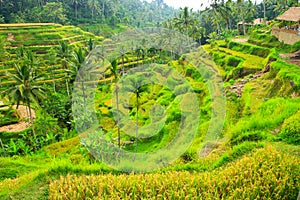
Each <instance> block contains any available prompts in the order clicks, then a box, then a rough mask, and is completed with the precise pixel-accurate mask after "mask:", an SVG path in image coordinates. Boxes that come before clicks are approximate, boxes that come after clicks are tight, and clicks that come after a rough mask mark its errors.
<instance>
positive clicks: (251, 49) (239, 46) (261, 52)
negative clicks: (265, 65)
mask: <svg viewBox="0 0 300 200" xmlns="http://www.w3.org/2000/svg"><path fill="white" fill-rule="evenodd" d="M229 49H232V50H234V51H241V52H243V53H246V54H251V55H254V56H259V57H263V58H266V57H267V56H268V55H269V53H270V49H268V48H264V47H259V46H254V45H250V44H243V43H238V42H233V41H231V42H229Z"/></svg>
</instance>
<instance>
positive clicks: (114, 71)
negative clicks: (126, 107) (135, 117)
mask: <svg viewBox="0 0 300 200" xmlns="http://www.w3.org/2000/svg"><path fill="white" fill-rule="evenodd" d="M108 69H109V70H110V72H111V73H112V74H113V76H114V82H115V83H116V87H115V91H114V92H115V94H116V104H117V126H118V146H119V149H121V132H120V116H119V86H118V83H117V82H118V80H119V78H120V76H119V72H118V62H117V60H116V59H114V60H113V61H111V64H110V65H109V67H108Z"/></svg>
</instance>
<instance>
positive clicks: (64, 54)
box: [56, 41, 70, 96]
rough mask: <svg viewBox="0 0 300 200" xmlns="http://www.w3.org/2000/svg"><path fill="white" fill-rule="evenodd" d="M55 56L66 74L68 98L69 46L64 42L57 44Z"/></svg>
mask: <svg viewBox="0 0 300 200" xmlns="http://www.w3.org/2000/svg"><path fill="white" fill-rule="evenodd" d="M56 53H57V56H58V57H59V59H60V61H61V65H62V67H63V69H64V70H65V72H66V77H65V78H66V88H67V94H68V96H70V89H69V80H70V75H69V69H68V68H69V59H70V49H69V45H68V43H67V42H65V41H61V42H59V46H58V49H57V50H56Z"/></svg>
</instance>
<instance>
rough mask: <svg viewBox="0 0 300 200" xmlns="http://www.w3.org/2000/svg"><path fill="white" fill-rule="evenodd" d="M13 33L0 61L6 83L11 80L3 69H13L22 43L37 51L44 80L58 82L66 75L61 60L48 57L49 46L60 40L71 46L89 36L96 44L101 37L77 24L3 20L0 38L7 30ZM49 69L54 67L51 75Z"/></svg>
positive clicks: (1, 77)
mask: <svg viewBox="0 0 300 200" xmlns="http://www.w3.org/2000/svg"><path fill="white" fill-rule="evenodd" d="M9 33H11V34H13V35H14V40H13V41H9V42H7V44H6V45H5V48H6V50H7V52H8V53H9V54H8V55H7V56H6V57H5V58H1V59H0V60H1V62H0V66H1V67H0V80H1V84H2V85H3V86H5V85H6V84H9V83H10V80H7V79H6V76H5V73H6V72H7V71H12V70H13V59H14V58H15V50H16V48H17V47H20V46H24V47H25V48H26V49H28V50H32V51H33V52H35V53H36V55H37V58H38V61H37V63H38V67H39V69H40V70H41V71H42V72H43V73H45V74H46V76H45V77H46V79H45V80H44V81H43V83H44V82H45V83H49V82H53V80H55V81H57V82H58V83H59V82H61V81H63V78H64V77H65V76H66V73H65V71H64V70H63V69H62V68H61V66H60V61H58V60H55V59H50V57H51V56H50V54H49V53H50V50H51V49H53V48H56V47H58V45H59V42H61V41H66V42H68V44H70V45H71V47H76V46H84V47H85V46H86V45H87V42H88V40H89V39H92V40H93V41H94V43H95V44H98V43H99V42H101V41H102V40H103V37H99V36H95V35H93V34H92V33H89V32H85V31H83V30H81V29H80V28H78V27H74V26H62V25H59V24H51V23H49V24H2V25H0V38H3V39H5V40H6V38H7V36H8V34H9ZM50 69H52V70H53V74H54V77H52V75H50V71H49V70H50Z"/></svg>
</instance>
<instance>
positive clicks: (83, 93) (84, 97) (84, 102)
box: [81, 81, 86, 108]
mask: <svg viewBox="0 0 300 200" xmlns="http://www.w3.org/2000/svg"><path fill="white" fill-rule="evenodd" d="M81 89H82V95H83V105H84V107H85V108H86V96H85V92H84V84H83V81H81Z"/></svg>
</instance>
